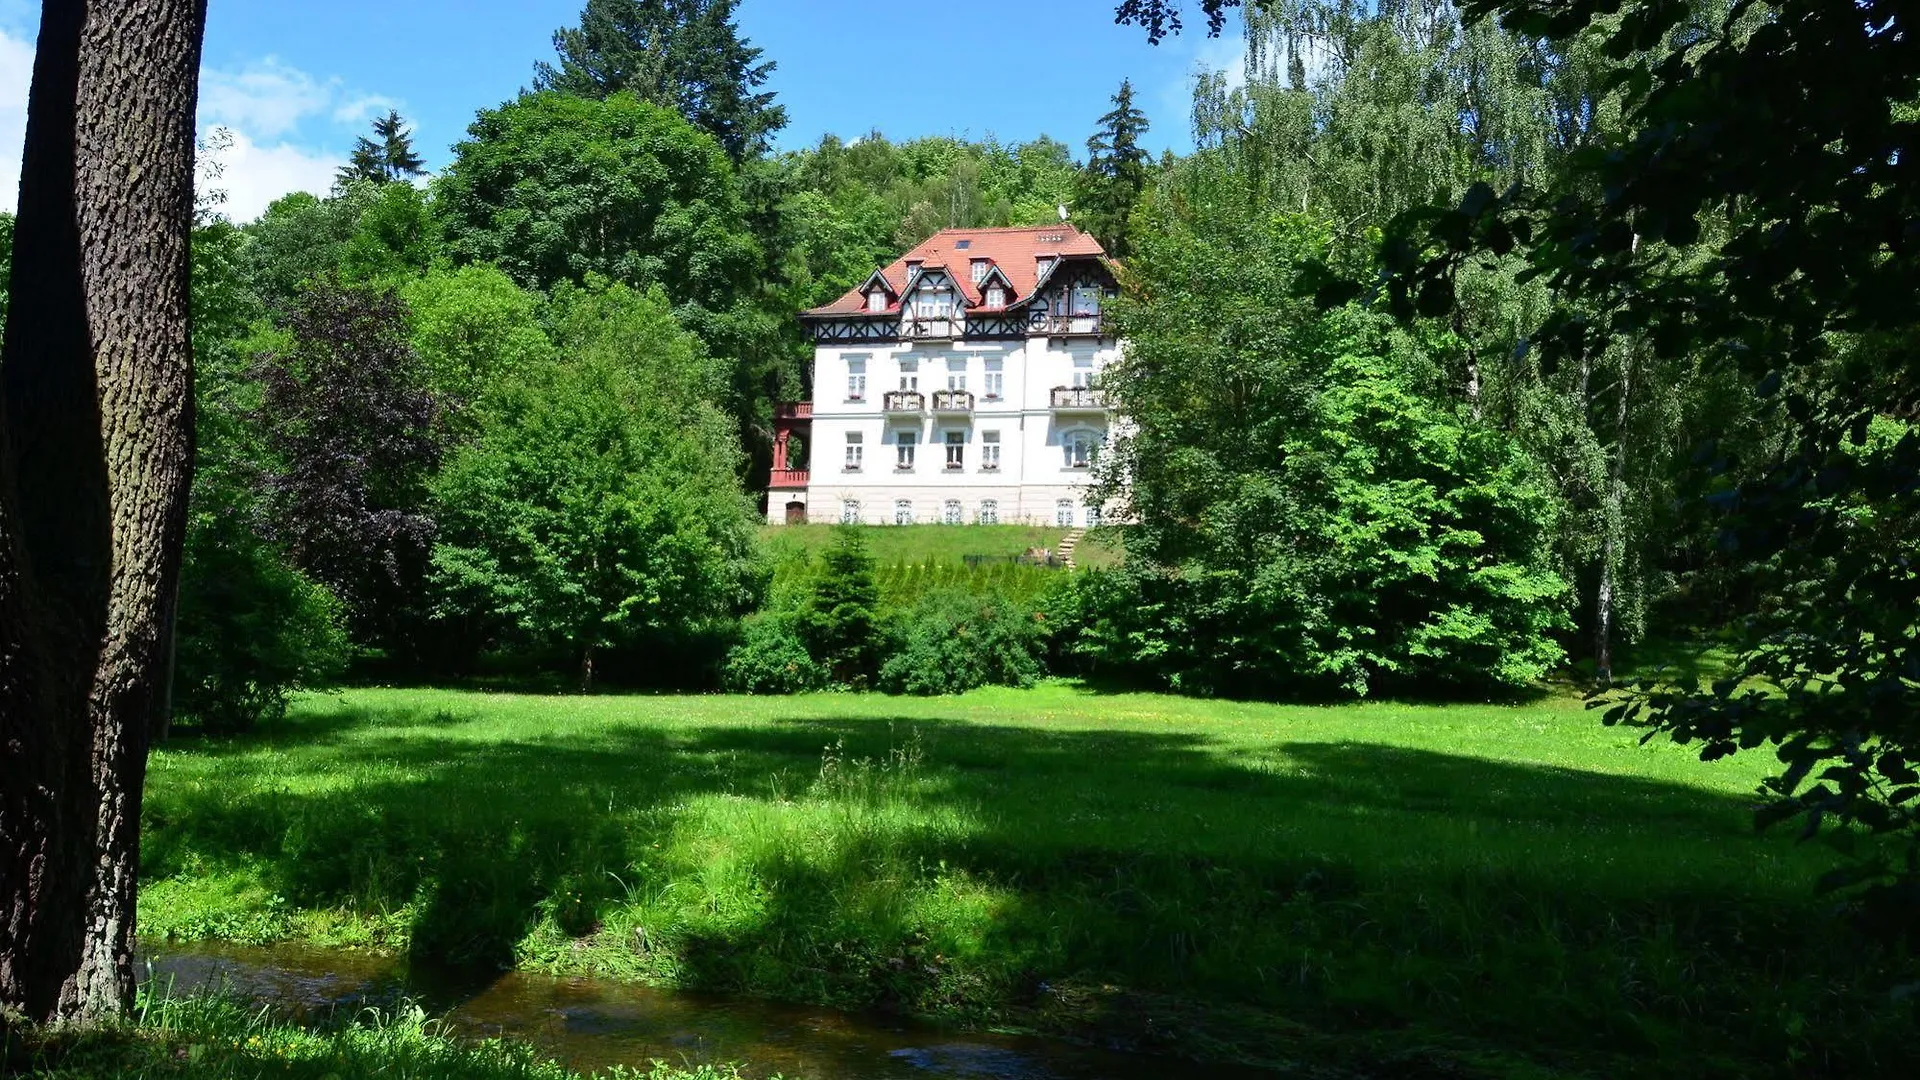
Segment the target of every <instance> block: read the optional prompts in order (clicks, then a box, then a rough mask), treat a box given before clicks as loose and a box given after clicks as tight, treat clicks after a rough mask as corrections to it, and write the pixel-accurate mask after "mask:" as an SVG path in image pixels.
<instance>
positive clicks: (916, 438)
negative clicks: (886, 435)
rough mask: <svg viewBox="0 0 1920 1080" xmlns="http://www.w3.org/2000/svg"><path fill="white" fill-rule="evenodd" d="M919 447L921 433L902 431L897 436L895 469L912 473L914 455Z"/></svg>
mask: <svg viewBox="0 0 1920 1080" xmlns="http://www.w3.org/2000/svg"><path fill="white" fill-rule="evenodd" d="M919 445H920V433H919V432H917V431H902V432H900V433H899V434H898V435H897V436H895V442H894V453H895V455H896V456H895V458H894V462H893V467H894V468H895V469H898V470H900V471H901V472H912V471H913V453H914V450H915V449H916V448H917V447H918V446H919Z"/></svg>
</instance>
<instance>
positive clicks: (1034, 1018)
mask: <svg viewBox="0 0 1920 1080" xmlns="http://www.w3.org/2000/svg"><path fill="white" fill-rule="evenodd" d="M1765 768H1766V763H1765V762H1764V761H1757V760H1748V759H1745V758H1735V759H1732V760H1729V761H1722V762H1717V763H1713V764H1711V765H1708V764H1702V763H1700V762H1698V761H1697V760H1695V759H1694V758H1693V757H1692V755H1690V754H1689V753H1688V752H1686V751H1685V750H1683V749H1681V748H1676V747H1671V746H1655V747H1646V748H1642V747H1639V746H1637V745H1635V743H1634V740H1633V737H1632V735H1631V734H1630V733H1622V732H1619V731H1613V730H1608V729H1605V728H1602V727H1601V726H1599V725H1598V724H1597V722H1596V721H1595V720H1594V718H1593V717H1592V716H1591V715H1589V714H1586V713H1585V712H1584V711H1583V710H1582V709H1581V708H1580V706H1579V703H1578V702H1571V701H1562V700H1547V701H1542V702H1539V703H1536V704H1532V705H1527V706H1517V707H1503V706H1462V705H1455V706H1408V705H1398V704H1392V703H1373V704H1366V705H1356V706H1347V707H1338V708H1300V707H1282V706H1262V705H1250V704H1229V703H1209V702H1196V701H1190V700H1182V699H1175V698H1166V697H1157V696H1148V695H1115V696H1103V695H1097V694H1093V693H1088V692H1084V691H1081V690H1078V689H1075V688H1071V687H1066V686H1057V685H1056V686H1047V687H1042V688H1040V689H1037V690H1033V691H1024V692H1022V691H1009V690H1001V691H982V692H979V693H976V694H973V695H969V696H967V697H964V698H959V699H943V700H933V701H923V700H905V699H891V698H878V697H868V696H856V695H820V696H814V697H802V698H794V699H743V698H723V697H705V698H628V699H619V698H587V699H577V698H576V699H568V698H538V697H514V696H489V695H477V694H459V693H448V692H424V691H407V692H400V691H364V692H355V693H351V694H348V695H345V696H343V697H339V698H308V699H305V700H303V701H301V702H299V703H298V705H297V707H296V710H295V717H294V720H293V722H291V723H290V724H288V725H286V726H284V727H282V728H280V729H278V730H276V731H271V732H268V733H265V734H263V735H261V736H259V737H257V738H254V739H250V740H245V741H237V742H222V743H192V744H175V745H172V746H168V747H164V748H162V749H161V750H160V751H159V752H158V753H157V754H156V755H155V758H154V762H153V768H152V780H151V783H150V787H149V797H148V801H147V817H146V820H145V827H146V828H145V835H144V848H143V867H142V870H143V877H144V880H145V887H144V889H143V893H142V906H141V925H142V926H143V928H144V931H145V932H147V933H152V934H170V935H175V936H179V937H200V936H215V937H243V938H248V939H254V940H260V939H272V938H281V937H284V938H295V939H300V940H305V941H310V942H315V943H352V944H367V945H376V946H383V947H390V948H395V949H410V950H413V951H415V952H417V953H420V954H423V955H426V956H430V957H432V958H434V959H436V960H439V961H448V960H463V961H466V962H469V963H476V964H520V965H524V966H528V967H534V968H539V969H544V970H551V971H562V972H592V973H599V974H606V975H612V976H616V977H622V978H630V979H640V980H646V981H650V982H655V983H659V984H666V985H677V986H686V987H698V988H702V989H711V990H720V991H729V992H742V993H748V994H755V995H763V996H769V997H781V998H789V999H803V1000H808V1001H816V1002H826V1003H832V1004H838V1005H844V1006H851V1007H860V1008H875V1007H879V1008H891V1009H897V1010H902V1011H906V1012H912V1013H918V1014H930V1015H936V1016H942V1017H947V1018H950V1019H953V1020H956V1021H961V1022H969V1023H976V1024H992V1025H1013V1026H1024V1027H1033V1028H1049V1029H1059V1030H1068V1031H1075V1032H1087V1031H1090V1030H1091V1031H1098V1032H1100V1033H1102V1034H1103V1036H1112V1037H1116V1038H1122V1039H1127V1040H1131V1041H1142V1040H1145V1041H1149V1042H1151V1041H1154V1040H1157V1039H1165V1040H1169V1041H1170V1042H1171V1043H1172V1044H1173V1045H1171V1046H1169V1047H1166V1048H1170V1049H1175V1050H1185V1051H1187V1052H1204V1053H1209V1054H1214V1055H1218V1056H1237V1057H1251V1058H1255V1059H1259V1060H1269V1061H1278V1060H1285V1059H1288V1058H1289V1057H1290V1056H1292V1055H1293V1054H1294V1052H1295V1043H1296V1042H1297V1040H1298V1039H1299V1038H1300V1037H1301V1033H1302V1032H1303V1031H1307V1030H1313V1031H1318V1032H1321V1033H1330V1034H1333V1035H1343V1036H1344V1035H1351V1036H1353V1037H1377V1036H1378V1033H1382V1032H1386V1033H1390V1034H1389V1035H1387V1036H1379V1037H1384V1038H1387V1039H1388V1040H1389V1041H1391V1042H1393V1043H1394V1044H1396V1045H1406V1046H1415V1047H1423V1046H1431V1047H1438V1048H1442V1049H1443V1050H1445V1052H1447V1053H1456V1052H1458V1053H1463V1054H1466V1055H1467V1056H1470V1057H1477V1058H1479V1059H1483V1060H1484V1059H1489V1058H1495V1059H1499V1060H1501V1061H1507V1062H1510V1063H1511V1062H1518V1063H1525V1065H1526V1067H1527V1068H1536V1069H1549V1070H1559V1069H1566V1068H1571V1069H1580V1070H1588V1071H1592V1072H1594V1073H1595V1074H1598V1075H1618V1074H1623V1073H1627V1072H1632V1073H1635V1074H1639V1075H1654V1074H1667V1075H1682V1074H1692V1075H1697V1076H1768V1075H1776V1076H1790V1075H1822V1076H1845V1075H1857V1076H1871V1075H1895V1074H1897V1072H1898V1070H1899V1068H1902V1067H1904V1065H1905V1064H1907V1063H1908V1061H1909V1058H1910V1056H1911V1050H1910V1047H1912V1046H1914V1045H1916V1043H1915V1041H1914V1039H1913V1036H1914V1035H1915V1033H1916V1020H1915V1015H1914V1011H1913V1008H1914V1006H1913V999H1911V998H1906V999H1896V998H1895V997H1894V996H1892V995H1893V991H1894V990H1895V988H1896V987H1898V986H1900V985H1903V984H1905V983H1909V982H1913V981H1915V974H1914V966H1913V960H1912V957H1911V954H1910V953H1908V952H1907V951H1906V950H1905V949H1904V947H1902V946H1898V945H1891V944H1887V943H1884V942H1880V941H1877V940H1875V939H1873V938H1870V937H1868V936H1866V935H1864V934H1862V933H1859V932H1857V931H1855V930H1854V929H1853V928H1852V927H1851V926H1849V925H1848V924H1847V923H1846V922H1845V921H1844V920H1842V919H1839V918H1837V917H1835V916H1834V914H1833V913H1832V912H1831V911H1830V910H1829V909H1827V908H1825V907H1823V906H1822V904H1821V903H1819V902H1818V901H1817V900H1816V899H1815V898H1814V897H1813V896H1812V894H1811V882H1812V881H1813V879H1814V878H1815V877H1816V876H1817V874H1818V873H1819V872H1820V871H1821V870H1822V869H1824V868H1825V867H1826V866H1827V865H1828V862H1827V860H1826V858H1825V857H1824V856H1823V854H1822V853H1821V851H1820V850H1818V849H1814V848H1808V847H1802V846H1797V845H1795V844H1793V843H1792V842H1791V840H1790V838H1786V837H1779V836H1773V835H1755V834H1754V832H1753V830H1752V827H1751V815H1750V812H1749V801H1750V793H1751V792H1752V790H1753V789H1754V786H1755V784H1756V783H1757V781H1758V779H1759V778H1760V776H1761V775H1762V774H1763V773H1764V772H1765ZM1277 1017H1284V1018H1286V1019H1285V1022H1282V1021H1280V1020H1278V1019H1276V1018H1277ZM1302 1024H1304V1025H1307V1027H1305V1028H1302V1027H1300V1025H1302ZM1368 1033H1374V1035H1368ZM1889 1070H1893V1071H1889Z"/></svg>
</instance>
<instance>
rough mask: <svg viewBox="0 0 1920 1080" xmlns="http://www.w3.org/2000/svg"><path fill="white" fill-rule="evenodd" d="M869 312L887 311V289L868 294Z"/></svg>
mask: <svg viewBox="0 0 1920 1080" xmlns="http://www.w3.org/2000/svg"><path fill="white" fill-rule="evenodd" d="M867 310H868V311H885V310H887V291H886V290H885V289H875V290H873V291H872V292H870V293H868V294H867Z"/></svg>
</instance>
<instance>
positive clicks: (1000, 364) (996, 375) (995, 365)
mask: <svg viewBox="0 0 1920 1080" xmlns="http://www.w3.org/2000/svg"><path fill="white" fill-rule="evenodd" d="M1004 364H1005V361H1003V360H989V361H987V385H986V391H987V400H988V401H998V400H1000V399H1001V398H1002V397H1005V396H1006V392H1007V373H1006V371H1005V370H1004Z"/></svg>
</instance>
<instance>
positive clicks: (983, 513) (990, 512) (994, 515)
mask: <svg viewBox="0 0 1920 1080" xmlns="http://www.w3.org/2000/svg"><path fill="white" fill-rule="evenodd" d="M980 524H982V525H998V524H1000V503H999V501H998V500H995V499H982V500H981V502H980Z"/></svg>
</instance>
